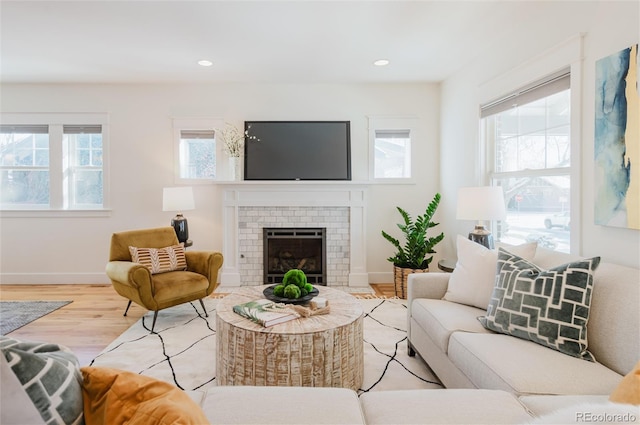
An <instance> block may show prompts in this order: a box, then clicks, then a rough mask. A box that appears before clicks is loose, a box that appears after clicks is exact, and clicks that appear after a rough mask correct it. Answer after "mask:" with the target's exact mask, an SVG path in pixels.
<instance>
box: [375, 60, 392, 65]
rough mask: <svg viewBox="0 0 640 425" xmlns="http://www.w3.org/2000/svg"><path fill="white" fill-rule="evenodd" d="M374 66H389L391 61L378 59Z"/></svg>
mask: <svg viewBox="0 0 640 425" xmlns="http://www.w3.org/2000/svg"><path fill="white" fill-rule="evenodd" d="M373 64H374V65H375V66H387V65H389V61H388V60H387V59H378V60H377V61H375V62H374V63H373Z"/></svg>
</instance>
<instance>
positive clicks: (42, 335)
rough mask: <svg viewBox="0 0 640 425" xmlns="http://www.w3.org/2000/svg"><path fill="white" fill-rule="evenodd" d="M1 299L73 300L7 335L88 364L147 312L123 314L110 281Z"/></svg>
mask: <svg viewBox="0 0 640 425" xmlns="http://www.w3.org/2000/svg"><path fill="white" fill-rule="evenodd" d="M371 287H372V288H373V290H374V292H375V293H376V295H378V296H387V297H393V295H394V289H393V284H389V285H385V284H376V285H371ZM215 294H216V292H214V295H215ZM0 299H1V300H6V301H10V300H33V301H73V302H72V303H71V304H67V305H66V306H64V307H62V308H60V309H58V310H56V311H54V312H53V313H50V314H47V315H46V316H44V317H41V318H40V319H38V320H35V321H33V322H31V323H29V324H27V325H25V326H23V327H21V328H20V329H16V330H15V331H13V332H11V333H9V334H8V336H11V337H14V338H17V339H29V340H36V341H47V342H55V343H58V344H61V345H64V346H66V347H69V348H70V349H71V350H73V352H74V353H75V354H76V356H78V359H79V361H80V365H81V366H86V365H88V364H89V363H90V362H91V360H92V359H94V358H95V357H96V356H97V355H98V354H99V353H100V352H101V351H102V350H103V349H104V348H105V347H106V346H107V345H109V343H110V342H111V341H113V340H114V339H116V338H117V337H118V335H120V334H121V333H122V332H124V331H125V330H127V329H128V328H129V327H130V326H131V325H133V324H134V323H135V322H136V321H137V320H138V319H139V318H140V317H142V316H143V315H144V314H145V313H146V312H147V310H145V309H143V308H142V307H140V306H138V305H136V304H135V303H134V304H132V305H131V308H130V309H129V312H128V313H127V316H126V317H124V316H123V313H124V309H125V308H126V306H127V300H126V299H125V298H123V297H121V296H120V295H118V294H117V293H116V291H114V289H113V288H112V287H111V285H0ZM160 314H162V312H160ZM0 319H1V317H0Z"/></svg>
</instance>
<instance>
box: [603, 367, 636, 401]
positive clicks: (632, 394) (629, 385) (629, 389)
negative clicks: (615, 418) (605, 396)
mask: <svg viewBox="0 0 640 425" xmlns="http://www.w3.org/2000/svg"><path fill="white" fill-rule="evenodd" d="M609 401H612V402H614V403H624V404H638V405H640V362H638V363H637V364H636V366H635V367H634V368H633V370H632V371H631V372H629V373H628V374H627V375H626V376H625V377H624V378H623V379H622V381H621V382H620V385H618V387H617V388H616V389H615V390H613V392H612V393H611V396H609Z"/></svg>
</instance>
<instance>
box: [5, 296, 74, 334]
mask: <svg viewBox="0 0 640 425" xmlns="http://www.w3.org/2000/svg"><path fill="white" fill-rule="evenodd" d="M70 302H71V301H0V319H1V320H0V335H6V334H8V333H10V332H13V331H15V330H16V329H19V328H21V327H23V326H24V325H27V324H29V323H31V322H33V321H34V320H36V319H39V318H41V317H42V316H46V315H47V314H49V313H51V312H53V311H56V310H57V309H59V308H60V307H64V306H65V305H67V304H69V303H70Z"/></svg>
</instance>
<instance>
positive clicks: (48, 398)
mask: <svg viewBox="0 0 640 425" xmlns="http://www.w3.org/2000/svg"><path fill="white" fill-rule="evenodd" d="M0 351H2V353H1V355H2V356H3V357H4V359H5V360H6V362H7V365H8V366H9V368H10V370H11V372H12V373H13V374H14V375H15V378H17V380H18V382H19V391H23V392H24V393H25V394H26V395H27V396H28V397H29V399H30V400H31V403H33V406H35V407H36V409H37V411H38V413H39V414H40V416H41V418H42V419H43V421H44V422H45V423H57V424H77V423H81V422H82V411H83V409H82V390H81V387H80V385H81V381H82V378H81V375H80V371H79V370H78V359H77V358H76V356H75V355H74V354H73V353H72V352H71V351H70V350H69V349H68V348H66V347H63V346H61V345H58V344H49V343H43V342H36V341H19V340H17V339H14V338H10V337H7V336H3V337H0ZM2 383H3V384H2V385H3V388H2V390H3V391H4V390H5V388H4V380H3V381H2ZM17 390H18V389H17ZM25 400H26V399H25V398H24V397H22V398H21V401H25ZM30 412H31V413H33V410H32V409H27V411H25V414H31V413H30ZM23 419H24V417H23ZM3 423H4V421H3Z"/></svg>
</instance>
